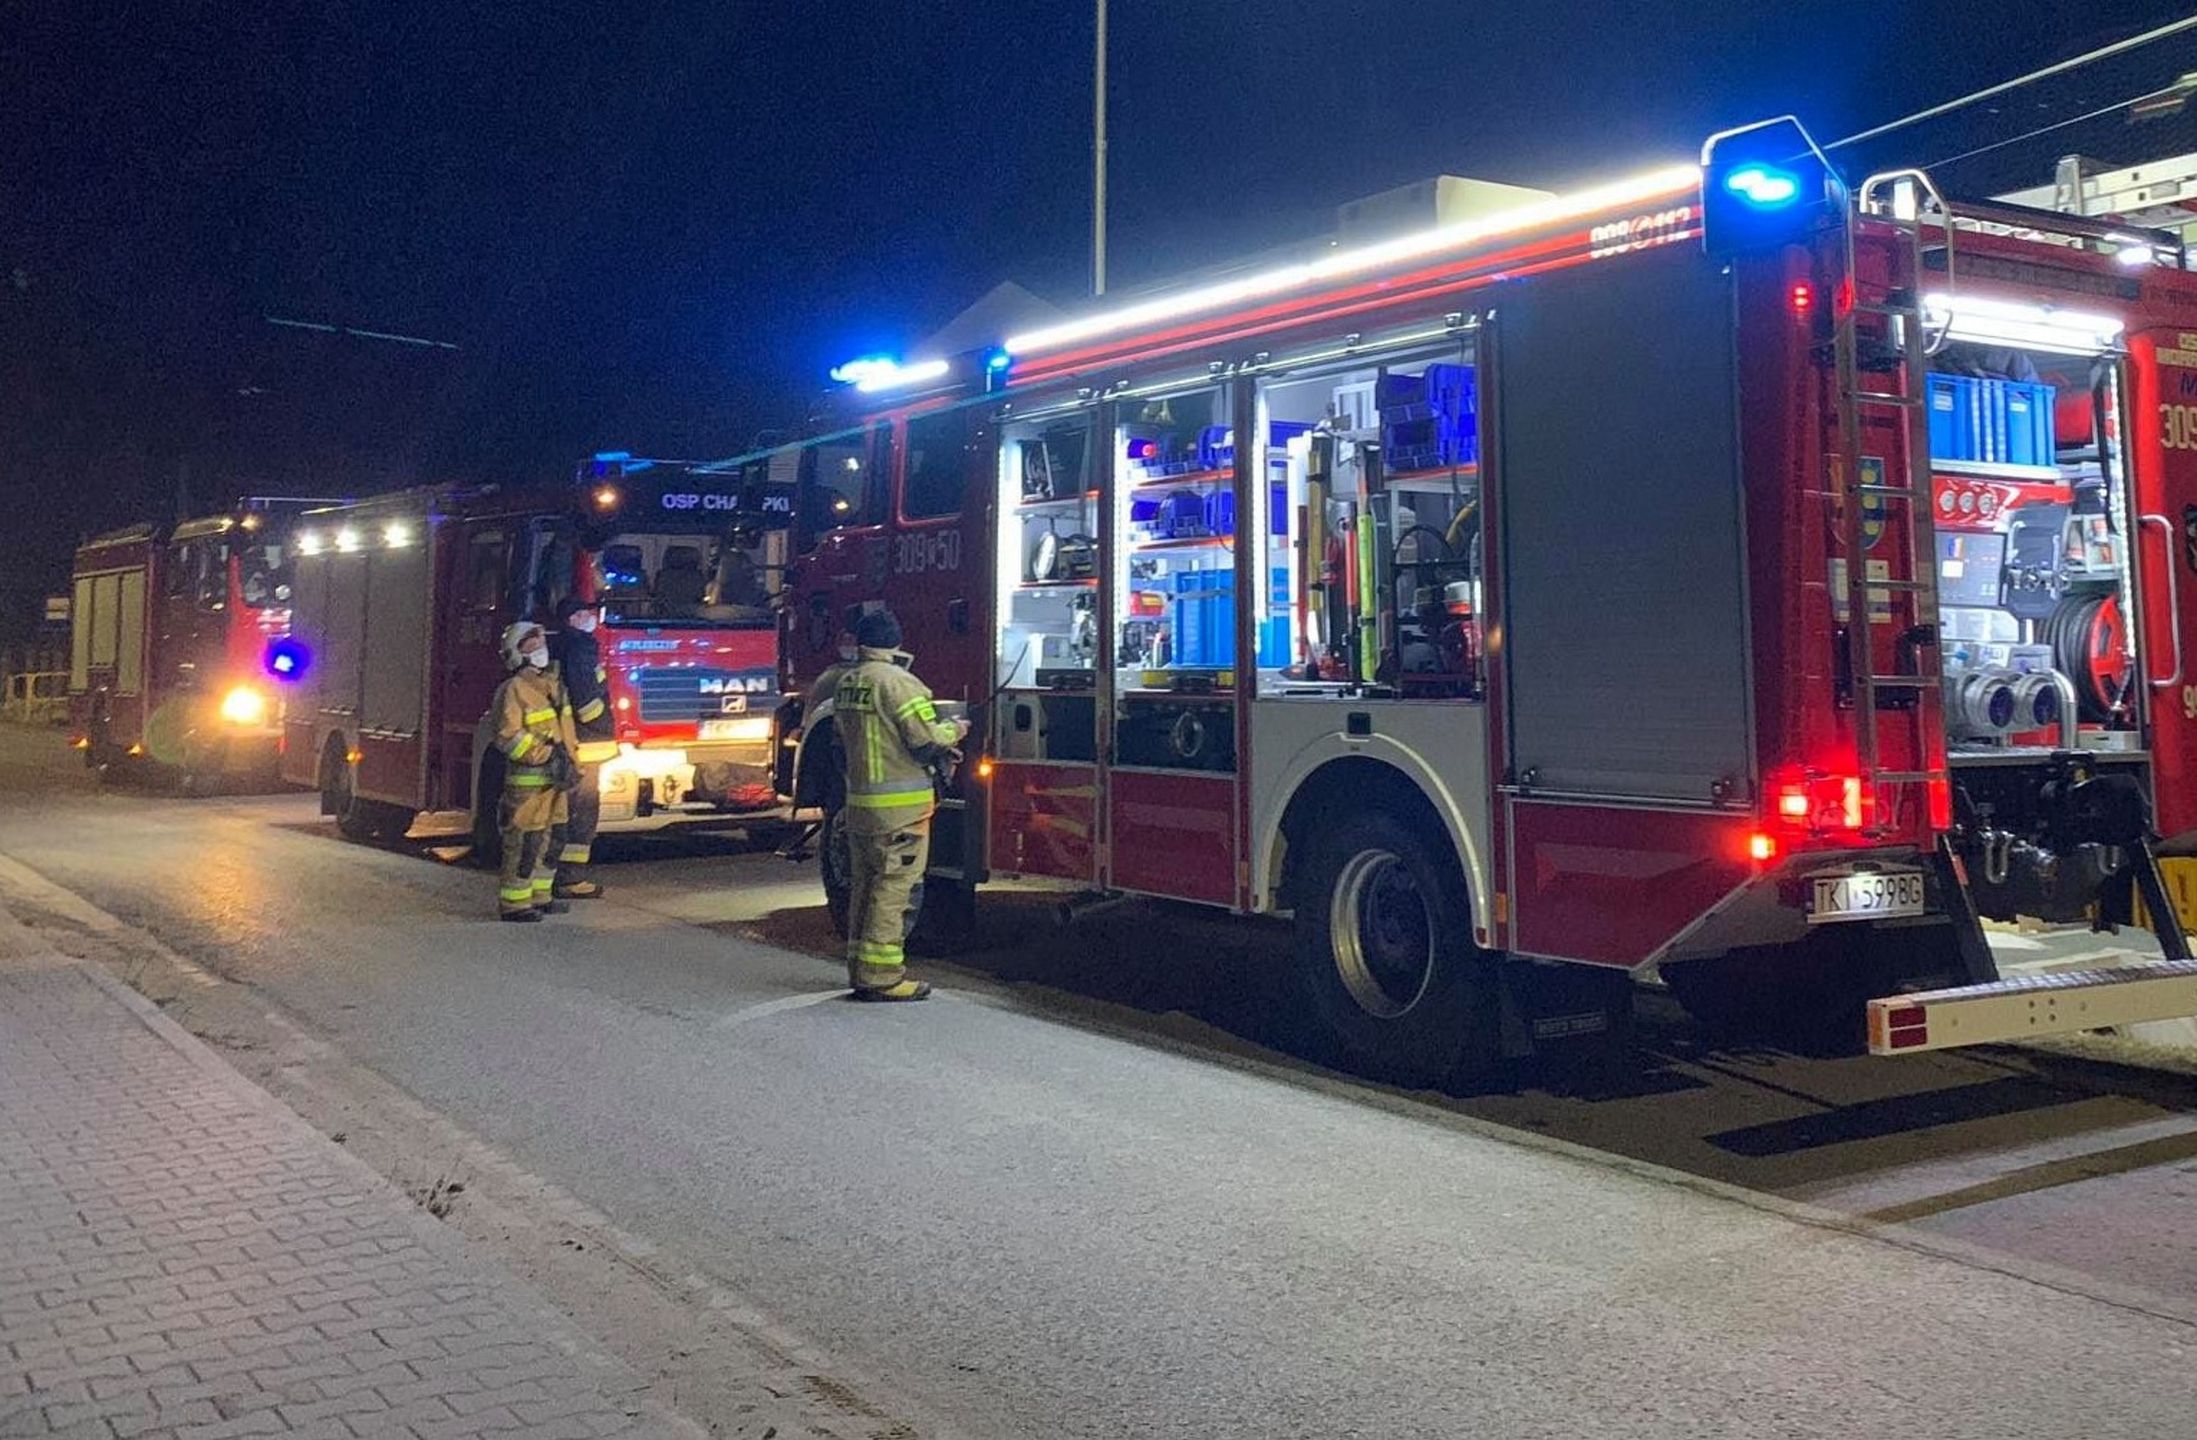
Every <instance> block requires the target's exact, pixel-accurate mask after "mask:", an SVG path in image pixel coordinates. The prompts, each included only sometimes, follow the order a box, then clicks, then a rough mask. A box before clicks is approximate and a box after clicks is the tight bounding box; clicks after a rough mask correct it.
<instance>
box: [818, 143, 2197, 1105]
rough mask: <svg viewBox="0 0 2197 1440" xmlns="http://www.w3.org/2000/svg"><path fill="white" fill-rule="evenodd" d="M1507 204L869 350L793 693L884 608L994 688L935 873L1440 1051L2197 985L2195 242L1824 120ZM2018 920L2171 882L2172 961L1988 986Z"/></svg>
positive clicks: (1336, 1021) (1966, 1035)
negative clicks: (1251, 976)
mask: <svg viewBox="0 0 2197 1440" xmlns="http://www.w3.org/2000/svg"><path fill="white" fill-rule="evenodd" d="M1491 189H1504V190H1505V191H1506V193H1505V195H1504V198H1503V199H1502V200H1501V201H1499V202H1497V206H1496V208H1494V209H1492V210H1491V211H1489V212H1487V213H1480V214H1466V215H1463V216H1453V217H1451V218H1450V219H1448V220H1447V221H1446V222H1445V223H1443V224H1441V225H1440V226H1438V227H1437V228H1435V229H1432V230H1429V231H1426V232H1422V233H1415V234H1410V235H1405V236H1402V237H1400V238H1393V239H1387V240H1383V241H1380V242H1377V243H1373V244H1371V245H1367V246H1363V247H1359V248H1352V249H1329V250H1324V251H1321V252H1319V253H1318V254H1317V255H1316V256H1314V257H1313V258H1309V259H1307V260H1305V261H1304V262H1303V263H1299V264H1295V265H1288V266H1283V267H1281V268H1278V269H1275V270H1273V271H1270V272H1264V273H1258V274H1251V275H1239V276H1237V277H1234V278H1231V279H1227V280H1224V281H1221V282H1219V283H1214V284H1208V285H1204V286H1199V287H1194V288H1190V289H1186V290H1183V291H1179V292H1175V293H1167V294H1161V295H1159V296H1157V297H1156V298H1150V299H1146V300H1142V301H1138V302H1136V303H1132V304H1129V305H1126V306H1123V307H1121V308H1117V309H1113V310H1101V311H1098V312H1096V313H1092V314H1089V315H1085V316H1081V317H1077V318H1072V319H1069V320H1066V321H1065V322H1062V323H1058V324H1052V325H1048V326H1046V327H1044V328H1041V329H1037V330H1034V331H1031V332H1030V333H1027V334H1022V335H1012V336H1005V337H1002V343H1001V344H1000V346H999V347H998V349H997V350H995V351H993V352H990V353H988V354H980V355H964V356H941V357H933V358H930V359H926V360H923V361H920V362H917V363H914V364H908V365H894V364H892V363H889V362H874V363H870V364H866V365H864V366H861V367H858V368H855V369H850V370H849V371H848V372H846V373H847V376H848V378H852V379H854V380H855V381H856V382H857V383H856V387H855V388H856V391H857V395H856V397H855V403H854V406H853V410H854V413H853V415H852V417H850V419H849V421H848V423H847V424H846V425H845V426H844V427H842V428H841V429H839V430H837V431H835V432H834V433H832V434H831V435H829V436H825V437H821V438H819V439H817V440H815V441H812V442H810V443H809V444H808V445H807V447H806V448H805V450H804V451H803V454H802V461H801V471H800V473H801V481H802V483H801V487H800V492H799V496H798V499H797V505H796V508H797V512H798V513H797V516H796V522H797V528H796V532H795V535H796V540H795V555H794V560H793V570H792V575H791V579H790V581H789V586H788V597H787V604H786V612H785V613H786V618H787V625H788V629H787V634H786V637H785V651H786V659H787V664H788V670H789V677H788V678H789V689H790V690H796V691H797V690H798V689H799V682H800V681H802V680H803V679H805V678H808V677H811V676H813V675H814V674H815V673H816V672H817V671H818V670H819V669H821V668H822V666H823V665H824V664H826V663H828V662H829V661H830V660H831V659H832V657H833V654H834V652H835V649H836V645H837V643H838V637H839V634H840V632H841V630H842V629H843V628H844V626H845V624H846V622H847V619H848V617H849V616H850V615H851V614H854V613H857V612H859V610H860V608H861V607H863V606H865V605H875V604H889V605H890V606H891V607H892V608H893V609H894V610H895V611H896V612H897V613H898V615H899V617H900V620H901V623H902V625H903V628H904V630H905V631H906V634H907V636H908V642H907V643H908V648H909V649H910V650H911V651H913V652H914V654H915V656H916V665H917V668H918V670H919V672H920V673H921V674H922V675H923V676H924V677H925V678H926V679H927V680H928V681H929V682H930V683H931V684H932V685H933V687H934V688H935V689H936V690H937V691H938V692H939V694H940V695H941V696H943V697H949V698H952V699H957V700H961V701H964V702H966V703H967V704H969V705H970V706H971V707H972V709H973V710H974V711H976V712H977V727H978V728H977V729H976V731H975V732H974V733H975V735H976V736H977V742H976V743H974V744H972V746H971V750H970V756H969V759H968V761H967V763H966V765H965V767H964V769H963V771H962V773H961V774H960V775H959V776H958V777H957V781H956V784H955V785H954V787H953V789H952V793H951V794H949V795H948V796H947V798H946V800H945V803H944V806H943V808H942V813H941V819H940V833H939V835H938V838H937V840H936V841H935V842H934V849H933V852H932V853H933V855H934V857H935V858H934V865H935V866H936V871H935V873H934V876H933V881H934V885H933V887H932V888H933V889H934V890H937V889H942V888H949V887H950V888H953V889H956V890H963V889H965V888H966V887H968V886H971V885H974V884H975V883H977V882H979V881H981V880H983V879H985V878H987V877H989V876H997V875H1014V876H1045V877H1054V878H1057V879H1060V880H1064V881H1068V882H1071V883H1073V884H1075V885H1077V886H1081V887H1087V888H1088V889H1089V890H1090V891H1092V892H1096V893H1098V894H1113V893H1126V894H1136V895H1147V896H1161V897H1167V898H1169V899H1174V900H1182V901H1196V902H1201V903H1204V904H1208V905H1212V906H1216V907H1221V908H1225V909H1229V910H1233V911H1236V912H1240V913H1247V914H1262V913H1280V914H1287V915H1289V916H1290V917H1291V918H1292V925H1293V933H1294V937H1295V953H1296V968H1297V970H1298V973H1299V978H1300V980H1301V982H1302V985H1301V988H1302V991H1303V994H1304V997H1305V1001H1306V1003H1307V1005H1308V1007H1309V1009H1310V1010H1311V1012H1312V1013H1313V1014H1314V1015H1316V1016H1317V1018H1318V1019H1319V1020H1320V1021H1321V1022H1323V1023H1324V1025H1325V1027H1326V1028H1327V1029H1328V1030H1329V1031H1330V1032H1332V1034H1333V1035H1334V1036H1335V1037H1336V1038H1337V1039H1338V1040H1339V1042H1340V1043H1341V1045H1342V1047H1343V1048H1344V1049H1345V1050H1346V1051H1347V1052H1348V1053H1349V1054H1350V1055H1351V1056H1352V1057H1354V1059H1355V1060H1356V1062H1357V1063H1359V1064H1361V1065H1364V1066H1367V1067H1369V1068H1372V1069H1375V1070H1378V1071H1381V1072H1384V1073H1388V1074H1392V1075H1397V1076H1402V1077H1406V1078H1411V1079H1426V1078H1429V1077H1431V1076H1435V1075H1438V1074H1441V1073H1444V1072H1446V1071H1448V1070H1450V1069H1451V1067H1453V1066H1455V1065H1457V1064H1459V1063H1460V1062H1462V1063H1466V1064H1471V1063H1475V1062H1481V1061H1485V1060H1487V1059H1489V1058H1491V1057H1493V1056H1495V1055H1497V1054H1498V1053H1518V1052H1520V1051H1522V1050H1524V1049H1526V1048H1529V1047H1530V1046H1531V1045H1532V1044H1534V1043H1535V1042H1537V1041H1539V1040H1546V1039H1549V1038H1552V1037H1557V1036H1562V1035H1565V1034H1568V1033H1575V1032H1579V1031H1591V1030H1595V1029H1598V1028H1602V1027H1604V1026H1607V1025H1610V1024H1612V1023H1614V1022H1615V1021H1616V1020H1617V1019H1618V1018H1620V1017H1621V1015H1622V1013H1623V1007H1624V1006H1625V1004H1626V1003H1627V1000H1626V995H1627V987H1626V986H1625V985H1624V984H1623V983H1622V982H1623V981H1625V980H1626V979H1627V978H1628V977H1630V976H1633V975H1635V974H1640V973H1645V972H1650V971H1655V972H1659V973H1660V974H1661V976H1662V977H1663V979H1664V980H1666V981H1667V982H1668V983H1669V985H1670V986H1671V988H1672V989H1673V990H1674V991H1675V992H1676V993H1677V995H1678V996H1679V997H1680V998H1681V999H1682V1000H1683V1001H1684V1002H1685V1003H1687V1004H1688V1005H1689V1006H1690V1007H1693V1008H1695V1009H1696V1010H1699V1011H1715V1010H1731V1009H1736V1008H1743V1007H1744V1006H1745V1005H1746V1004H1755V1005H1768V1006H1772V1007H1780V1008H1782V1009H1784V1010H1785V1011H1787V1012H1799V1011H1816V1012H1820V1013H1823V1014H1826V1015H1834V1016H1843V1017H1845V1018H1847V1019H1850V1020H1851V1022H1852V1024H1853V1026H1854V1033H1855V1034H1856V1035H1857V1036H1858V1035H1859V1034H1861V1033H1862V1030H1863V1017H1864V1014H1865V1013H1866V1018H1867V1033H1868V1035H1869V1039H1870V1043H1871V1045H1872V1047H1873V1048H1875V1049H1877V1050H1880V1051H1885V1052H1895V1051H1896V1052H1906V1051H1912V1050H1922V1049H1932V1048H1939V1047H1942V1046H1945V1045H1949V1044H1966V1043H1976V1042H1979V1041H1987V1040H1993V1039H2001V1038H2006V1037H2008V1036H2013V1035H2023V1034H2034V1033H2043V1032H2048V1031H2052V1030H2067V1029H2076V1028H2091V1027H2096V1026H2101V1025H2110V1024H2115V1023H2121V1022H2123V1021H2129V1020H2135V1019H2142V1018H2152V1017H2155V1016H2159V1015H2169V1014H2176V1015H2178V1014H2188V1013H2190V1012H2191V1011H2193V1010H2197V966H2193V964H2192V962H2190V961H2189V960H2188V958H2187V957H2188V948H2187V945H2186V942H2185V939H2184V934H2183V930H2182V927H2181V924H2180V923H2179V921H2178V919H2177V916H2176V913H2175V908H2174V903H2173V902H2172V901H2171V900H2170V899H2169V896H2168V893H2167V886H2166V881H2165V878H2164V875H2163V872H2162V866H2161V863H2160V862H2159V860H2158V857H2159V856H2162V855H2163V856H2166V857H2168V858H2167V859H2166V860H2165V862H2164V867H2165V869H2164V874H2165V875H2172V876H2173V878H2174V879H2175V880H2176V881H2177V882H2181V881H2187V880H2189V879H2191V878H2192V877H2191V875H2190V874H2189V873H2187V872H2188V871H2189V869H2190V868H2192V867H2197V858H2191V859H2182V858H2179V857H2197V662H2192V661H2191V660H2190V658H2189V656H2188V650H2187V647H2188V646H2189V645H2191V644H2197V276H2192V275H2190V274H2188V273H2186V272H2185V270H2184V268H2183V264H2182V260H2183V257H2182V253H2181V249H2180V246H2179V243H2178V242H2177V241H2176V240H2175V238H2174V237H2173V236H2171V235H2168V234H2165V233H2163V232H2155V231H2140V230H2132V229H2129V228H2127V227H2125V226H2117V225H2115V224H2112V223H2108V222H2104V221H2099V220H2086V219H2082V218H2078V217H2071V216H2063V215H2057V214H2052V213H2049V212H2043V211H2033V210H2026V209H2019V208H2015V207H2011V206H2007V205H2004V204H1985V205H1965V204H1951V203H1948V202H1947V201H1946V200H1944V199H1943V198H1942V197H1941V196H1940V194H1939V193H1938V191H1937V189H1936V188H1935V187H1934V185H1933V184H1932V182H1931V180H1930V179H1929V177H1928V176H1926V175H1923V174H1920V173H1914V172H1905V173H1898V174H1888V175H1882V176H1876V177H1872V178H1870V179H1869V180H1867V181H1865V182H1863V183H1861V184H1859V185H1856V186H1854V187H1852V188H1851V189H1849V188H1848V187H1847V186H1846V185H1845V184H1844V183H1842V181H1841V180H1840V178H1839V177H1838V176H1837V175H1836V173H1835V172H1834V171H1833V170H1832V169H1831V167H1830V166H1829V164H1828V163H1827V162H1826V161H1825V160H1824V159H1823V157H1822V156H1821V154H1820V153H1819V152H1818V151H1817V150H1816V149H1815V147H1814V145H1813V143H1812V142H1811V141H1810V140H1809V139H1808V138H1807V136H1806V135H1805V134H1804V133H1803V132H1802V130H1801V129H1800V127H1799V126H1798V125H1797V124H1796V123H1794V122H1792V121H1790V120H1785V121H1778V122H1772V123H1769V124H1765V125H1761V126H1754V127H1749V128H1746V129H1744V130H1740V131H1735V132H1731V133H1727V134H1723V135H1719V136H1717V137H1715V138H1713V139H1712V140H1710V141H1709V142H1708V144H1707V147H1706V149H1705V152H1704V156H1703V159H1702V162H1701V163H1700V164H1699V165H1691V164H1689V165H1681V166H1676V167H1671V168H1665V169H1662V170H1658V171H1655V172H1652V173H1649V174H1645V175H1642V176H1638V177H1635V178H1632V179H1627V180H1620V181H1616V182H1614V183H1610V184H1605V185H1599V186H1596V187H1593V188H1591V189H1588V190H1584V191H1582V192H1579V193H1576V194H1572V195H1567V196H1561V197H1559V196H1553V195H1548V196H1539V197H1536V196H1531V195H1528V196H1523V197H1521V196H1520V195H1519V194H1518V192H1516V191H1515V190H1508V189H1507V187H1491ZM798 722H799V716H798V712H797V710H795V709H794V708H793V707H792V706H790V705H789V708H788V711H787V712H786V724H785V731H786V739H787V744H788V754H789V756H790V757H791V758H792V765H791V768H790V770H789V772H788V773H787V774H786V775H785V777H784V779H785V783H787V784H788V786H789V787H790V788H791V790H792V792H793V794H794V796H795V798H796V799H797V800H799V801H801V802H803V803H821V804H824V805H826V806H827V807H829V805H830V802H831V793H830V788H829V784H828V779H829V776H830V774H831V772H832V769H833V766H832V765H831V764H830V763H827V757H826V756H825V755H824V754H823V753H821V751H822V750H823V747H826V746H828V743H829V741H828V729H826V728H825V727H819V726H815V725H811V726H810V727H809V728H808V729H807V730H806V731H805V732H804V731H802V730H800V729H799V728H798ZM833 832H834V825H833V817H830V816H828V817H827V821H826V825H825V829H824V843H823V844H822V845H821V846H820V851H821V853H822V856H823V859H824V871H825V879H826V883H827V886H828V887H829V888H831V889H833V890H840V889H843V887H844V884H845V880H844V872H843V869H842V868H841V866H840V864H839V863H837V860H836V859H835V857H836V856H838V854H839V847H836V846H835V845H834V844H833V843H832V836H833ZM2162 836H2163V839H2161V838H2160V837H2162ZM2177 888H2178V889H2185V890H2186V889H2187V887H2186V886H2182V885H2177ZM2016 916H2029V917H2036V918H2039V919H2043V920H2047V921H2053V922H2068V921H2089V922H2091V923H2096V924H2113V923H2119V922H2125V921H2128V920H2130V919H2131V918H2132V917H2134V916H2142V917H2145V918H2146V919H2147V920H2148V923H2150V924H2151V925H2153V926H2154V927H2156V929H2157V932H2158V936H2159V941H2160V944H2161V947H2162V949H2163V951H2164V954H2165V956H2166V959H2165V960H2164V961H2163V962H2161V963H2160V964H2157V965H2153V966H2147V967H2140V968H2138V969H2135V970H2122V971H2118V972H2115V973H2114V975H2113V976H2112V977H2111V979H2110V980H2107V979H2104V978H2099V977H2075V978H2069V977H2065V976H2058V977H2053V978H2052V979H2051V980H2050V981H2049V982H2038V981H2031V980H2004V981H2002V980H1999V979H1998V978H1997V975H1996V970H1995V968H1994V963H1993V958H1992V954H1991V952H1990V950H1989V948H1988V947H1987V945H1986V942H1985V936H1984V932H1983V928H1982V924H1981V920H1982V918H1983V917H1996V918H2013V917H2016ZM1552 982H1555V983H1552Z"/></svg>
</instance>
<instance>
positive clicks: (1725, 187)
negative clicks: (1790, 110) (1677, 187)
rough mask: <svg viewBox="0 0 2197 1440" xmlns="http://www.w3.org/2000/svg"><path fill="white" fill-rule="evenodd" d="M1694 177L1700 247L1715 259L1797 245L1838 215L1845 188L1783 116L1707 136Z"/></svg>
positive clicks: (1842, 209) (1819, 153) (1797, 126)
mask: <svg viewBox="0 0 2197 1440" xmlns="http://www.w3.org/2000/svg"><path fill="white" fill-rule="evenodd" d="M1701 170H1702V176H1701V243H1702V246H1703V248H1704V249H1706V250H1707V251H1708V252H1709V254H1710V255H1712V256H1716V257H1718V258H1724V257H1728V256H1733V255H1739V254H1744V253H1746V252H1748V251H1759V250H1774V249H1776V248H1778V247H1779V246H1781V245H1791V244H1794V243H1796V242H1799V241H1804V240H1806V239H1808V237H1809V236H1810V235H1811V234H1813V233H1814V232H1815V231H1816V229H1817V228H1818V227H1819V226H1823V225H1826V224H1829V223H1833V222H1835V221H1837V220H1838V219H1840V218H1842V217H1843V215H1844V213H1845V208H1846V186H1845V184H1844V183H1843V182H1842V181H1841V180H1840V179H1839V176H1838V172H1837V171H1835V170H1833V169H1832V168H1831V162H1830V160H1829V159H1827V158H1826V157H1825V156H1824V153H1823V151H1822V150H1820V149H1818V148H1817V146H1816V142H1815V141H1814V140H1813V139H1811V138H1810V137H1809V134H1808V132H1807V131H1806V130H1805V129H1803V128H1801V124H1800V122H1799V121H1798V120H1795V119H1793V118H1792V117H1791V116H1789V115H1788V116H1785V117H1783V118H1781V119H1777V120H1765V121H1763V122H1761V123H1760V124H1756V125H1744V126H1741V127H1740V128H1739V129H1737V130H1727V131H1724V132H1723V133H1722V134H1719V135H1712V136H1710V137H1709V142H1708V144H1707V145H1705V146H1704V147H1703V148H1702V152H1701Z"/></svg>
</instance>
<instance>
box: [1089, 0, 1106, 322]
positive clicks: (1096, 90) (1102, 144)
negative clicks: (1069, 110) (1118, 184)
mask: <svg viewBox="0 0 2197 1440" xmlns="http://www.w3.org/2000/svg"><path fill="white" fill-rule="evenodd" d="M1091 72H1092V74H1091V293H1092V294H1093V295H1104V294H1105V293H1106V0H1098V46H1097V50H1096V53H1095V55H1094V57H1093V60H1092V64H1091Z"/></svg>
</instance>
